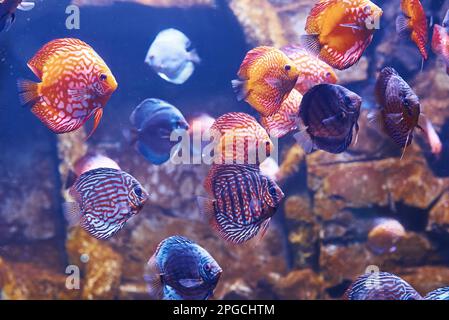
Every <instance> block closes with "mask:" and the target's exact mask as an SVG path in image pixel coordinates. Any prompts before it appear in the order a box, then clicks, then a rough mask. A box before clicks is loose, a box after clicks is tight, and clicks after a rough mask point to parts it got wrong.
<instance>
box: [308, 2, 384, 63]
mask: <svg viewBox="0 0 449 320" xmlns="http://www.w3.org/2000/svg"><path fill="white" fill-rule="evenodd" d="M382 13H383V12H382V9H380V8H379V7H378V6H376V5H375V4H374V3H372V2H371V1H368V0H352V1H341V0H320V1H319V2H318V3H317V4H316V5H315V6H314V7H313V8H312V10H311V11H310V14H309V16H308V17H307V22H306V28H305V30H306V32H307V33H308V34H307V35H303V36H301V38H300V42H301V45H302V46H303V47H304V48H305V49H307V50H308V51H309V52H311V53H312V54H313V55H316V56H318V58H320V59H321V60H323V61H324V62H326V63H327V64H329V65H330V66H332V67H334V68H337V69H339V70H343V69H347V68H349V67H350V66H352V65H354V64H355V63H356V62H357V61H359V60H360V58H361V57H362V54H363V52H364V51H365V49H366V48H367V47H368V45H369V44H370V43H371V40H372V39H373V35H374V31H375V30H376V28H378V24H379V21H380V18H381V16H382Z"/></svg>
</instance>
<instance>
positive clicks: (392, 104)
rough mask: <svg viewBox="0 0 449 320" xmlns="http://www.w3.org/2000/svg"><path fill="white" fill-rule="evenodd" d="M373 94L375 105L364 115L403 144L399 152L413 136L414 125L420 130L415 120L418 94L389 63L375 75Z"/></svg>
mask: <svg viewBox="0 0 449 320" xmlns="http://www.w3.org/2000/svg"><path fill="white" fill-rule="evenodd" d="M376 98H377V103H378V105H379V109H375V110H372V111H371V112H370V113H369V114H368V118H369V119H370V121H374V122H375V123H377V125H378V127H380V129H381V130H383V131H385V133H386V134H387V135H388V136H390V137H391V139H392V140H393V141H394V142H395V143H396V144H397V145H399V146H400V147H401V148H404V151H403V153H402V156H403V155H404V152H405V149H406V147H407V146H409V145H410V144H411V142H412V140H413V131H414V130H415V128H419V129H421V130H423V131H424V129H423V128H422V127H421V126H420V125H419V124H418V121H419V118H420V114H421V106H420V102H419V98H418V96H417V95H416V94H415V92H413V90H412V88H410V86H409V85H408V84H407V82H405V80H404V79H402V78H401V76H400V75H399V74H398V73H397V72H396V70H394V69H393V68H391V67H386V68H384V69H382V71H381V72H380V74H379V77H378V78H377V83H376Z"/></svg>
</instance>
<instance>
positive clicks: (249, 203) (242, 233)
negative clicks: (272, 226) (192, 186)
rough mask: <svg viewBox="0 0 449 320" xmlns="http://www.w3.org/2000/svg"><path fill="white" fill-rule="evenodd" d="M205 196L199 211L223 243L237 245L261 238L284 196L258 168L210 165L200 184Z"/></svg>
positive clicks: (274, 183) (201, 200) (200, 200)
mask: <svg viewBox="0 0 449 320" xmlns="http://www.w3.org/2000/svg"><path fill="white" fill-rule="evenodd" d="M204 186H205V188H206V191H207V192H208V194H209V197H207V198H203V197H199V198H198V202H199V207H200V210H201V212H202V213H203V214H204V215H205V216H206V217H207V218H208V220H209V223H210V224H211V225H212V226H213V227H214V228H215V229H216V230H218V233H219V234H220V235H221V236H222V237H223V238H224V239H225V240H227V241H229V242H232V243H235V244H241V243H243V242H246V241H248V240H250V239H251V238H254V237H255V236H256V235H257V234H258V233H259V232H261V236H263V235H264V233H265V231H266V230H267V228H268V225H269V222H270V220H271V217H272V216H273V215H274V214H275V213H276V210H277V208H278V206H279V204H280V202H281V200H282V199H283V198H284V193H283V192H282V190H281V189H280V188H279V186H278V185H277V184H276V182H274V181H273V180H271V179H270V178H268V177H266V176H264V175H262V174H261V173H260V169H259V168H258V166H252V165H213V166H212V167H211V169H210V171H209V174H208V176H207V177H206V179H205V181H204Z"/></svg>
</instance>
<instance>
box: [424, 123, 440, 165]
mask: <svg viewBox="0 0 449 320" xmlns="http://www.w3.org/2000/svg"><path fill="white" fill-rule="evenodd" d="M424 131H425V133H426V138H427V141H428V143H429V145H430V151H431V152H432V153H433V154H434V155H436V156H439V155H440V154H441V151H443V143H442V142H441V139H440V137H439V136H438V133H437V132H436V130H435V127H434V126H433V125H432V122H430V120H429V119H428V118H426V129H425V130H424Z"/></svg>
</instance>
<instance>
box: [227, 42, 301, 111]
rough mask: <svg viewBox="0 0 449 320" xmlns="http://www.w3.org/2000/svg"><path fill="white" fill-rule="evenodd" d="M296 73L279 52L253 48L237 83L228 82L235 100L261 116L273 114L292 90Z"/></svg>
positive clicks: (269, 48)
mask: <svg viewBox="0 0 449 320" xmlns="http://www.w3.org/2000/svg"><path fill="white" fill-rule="evenodd" d="M298 75H299V72H298V69H297V68H296V66H295V64H294V63H293V61H291V60H290V59H289V58H288V57H287V56H286V55H285V54H284V53H283V52H282V51H280V50H278V49H276V48H273V47H257V48H255V49H252V50H251V51H249V52H248V53H247V54H246V56H245V59H244V60H243V62H242V64H241V66H240V69H239V72H238V76H239V79H238V80H233V81H232V86H233V88H234V90H235V91H236V92H237V98H238V99H239V100H245V101H247V102H248V103H249V104H250V105H251V106H252V107H253V108H254V109H256V110H257V112H259V113H260V114H261V115H262V116H270V115H272V114H273V113H275V112H276V111H277V110H278V109H279V108H280V107H281V104H282V101H284V99H285V98H287V96H288V94H289V93H290V91H291V90H292V89H293V88H294V87H295V84H296V80H297V79H298Z"/></svg>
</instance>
